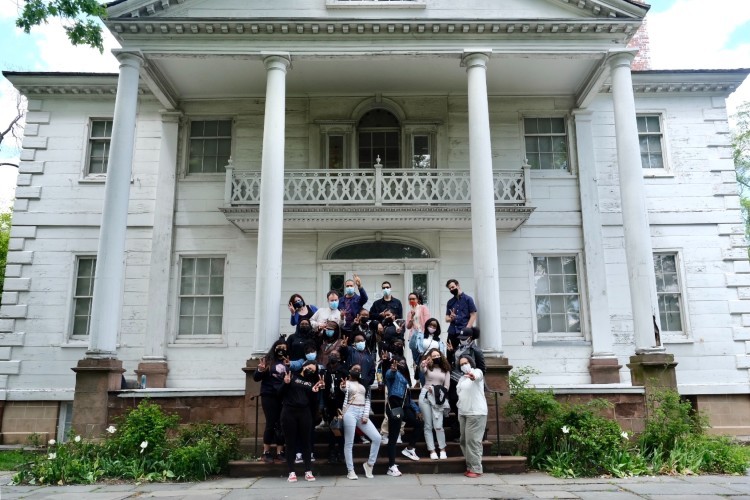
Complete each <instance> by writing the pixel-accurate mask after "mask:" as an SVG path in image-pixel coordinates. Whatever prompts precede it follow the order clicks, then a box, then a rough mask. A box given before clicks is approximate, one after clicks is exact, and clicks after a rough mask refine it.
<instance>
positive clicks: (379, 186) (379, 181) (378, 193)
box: [375, 156, 383, 207]
mask: <svg viewBox="0 0 750 500" xmlns="http://www.w3.org/2000/svg"><path fill="white" fill-rule="evenodd" d="M382 205H383V165H382V164H381V163H380V156H378V157H377V158H376V159H375V206H376V207H380V206H382Z"/></svg>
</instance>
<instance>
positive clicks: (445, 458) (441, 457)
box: [430, 450, 448, 460]
mask: <svg viewBox="0 0 750 500" xmlns="http://www.w3.org/2000/svg"><path fill="white" fill-rule="evenodd" d="M430 458H432V457H430ZM440 460H448V455H446V454H445V450H443V451H441V452H440Z"/></svg>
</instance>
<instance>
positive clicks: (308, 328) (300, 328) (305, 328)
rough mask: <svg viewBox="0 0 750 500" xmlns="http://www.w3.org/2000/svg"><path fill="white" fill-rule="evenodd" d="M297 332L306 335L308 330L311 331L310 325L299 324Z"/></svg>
mask: <svg viewBox="0 0 750 500" xmlns="http://www.w3.org/2000/svg"><path fill="white" fill-rule="evenodd" d="M299 332H300V333H302V334H304V335H307V334H309V333H310V332H312V327H311V326H300V327H299Z"/></svg>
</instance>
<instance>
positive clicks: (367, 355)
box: [341, 333, 375, 387]
mask: <svg viewBox="0 0 750 500" xmlns="http://www.w3.org/2000/svg"><path fill="white" fill-rule="evenodd" d="M341 357H342V359H344V360H345V361H346V366H347V368H348V369H351V367H352V366H354V365H359V366H360V368H361V373H362V378H361V379H360V381H361V382H362V384H363V385H365V386H366V387H370V386H371V385H372V383H373V382H374V381H375V359H374V358H373V355H372V353H371V352H370V351H368V350H367V343H366V342H365V337H364V335H362V334H361V333H358V334H356V335H355V336H354V345H342V346H341Z"/></svg>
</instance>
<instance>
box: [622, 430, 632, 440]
mask: <svg viewBox="0 0 750 500" xmlns="http://www.w3.org/2000/svg"><path fill="white" fill-rule="evenodd" d="M620 436H622V437H623V438H624V439H630V436H628V433H627V432H625V431H622V434H620Z"/></svg>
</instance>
